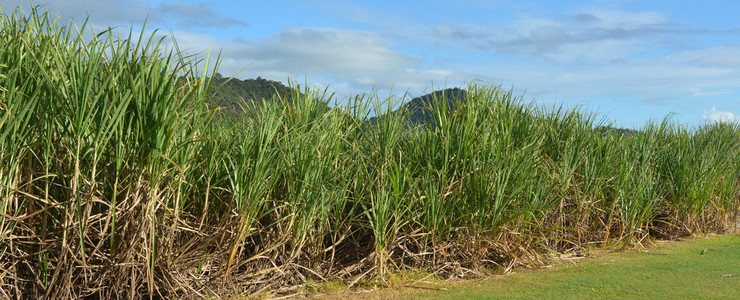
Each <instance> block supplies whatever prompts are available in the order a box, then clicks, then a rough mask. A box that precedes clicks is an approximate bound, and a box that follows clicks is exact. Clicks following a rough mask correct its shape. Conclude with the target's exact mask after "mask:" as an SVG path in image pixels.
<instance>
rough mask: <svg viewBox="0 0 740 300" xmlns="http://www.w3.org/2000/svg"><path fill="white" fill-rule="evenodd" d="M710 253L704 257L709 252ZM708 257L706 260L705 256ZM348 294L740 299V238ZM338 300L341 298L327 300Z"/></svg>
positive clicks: (665, 245) (675, 244)
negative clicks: (479, 278)
mask: <svg viewBox="0 0 740 300" xmlns="http://www.w3.org/2000/svg"><path fill="white" fill-rule="evenodd" d="M705 249H706V251H705ZM702 253H704V254H702ZM407 286H408V285H407ZM425 286H426V287H434V288H437V289H440V290H439V291H425V290H420V289H414V288H408V287H407V288H400V289H394V288H389V289H383V290H378V291H376V292H371V293H352V292H348V293H344V294H343V296H341V297H342V298H371V299H429V298H431V299H740V235H723V236H714V237H711V238H705V239H695V240H686V241H681V242H668V243H661V244H660V245H658V246H654V247H650V248H649V249H648V250H647V251H626V252H620V253H611V254H606V255H600V256H599V257H596V258H588V259H582V260H580V261H579V262H578V263H565V264H562V265H559V266H556V267H553V268H550V269H541V270H537V271H526V270H525V271H519V273H516V274H513V275H509V276H496V277H492V278H489V279H486V280H483V281H480V282H463V283H448V284H434V285H425ZM325 296H329V297H328V298H335V297H336V296H337V295H325Z"/></svg>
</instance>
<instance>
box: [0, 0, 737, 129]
mask: <svg viewBox="0 0 740 300" xmlns="http://www.w3.org/2000/svg"><path fill="white" fill-rule="evenodd" d="M21 3H25V4H26V6H27V5H28V2H27V1H8V0H0V6H2V8H3V9H4V10H6V11H8V10H11V9H13V8H14V7H15V6H17V5H19V4H21ZM34 3H35V4H44V3H46V5H47V6H46V7H47V8H49V9H51V10H52V11H53V12H54V13H56V14H59V15H60V16H61V17H62V18H65V19H73V20H75V21H77V22H80V21H82V20H84V18H85V17H86V16H87V13H89V14H90V17H91V21H92V23H93V25H94V27H95V28H96V29H101V28H106V27H108V26H119V27H120V28H124V29H126V31H128V28H131V27H133V28H134V31H137V30H140V28H141V26H142V24H143V22H144V20H145V19H146V18H148V20H149V22H148V24H147V27H148V28H149V29H156V28H159V29H162V30H163V31H162V32H165V33H167V34H169V32H170V31H171V32H172V33H174V36H175V37H176V38H177V41H178V44H179V45H180V46H181V48H184V49H186V51H188V52H190V53H200V54H202V53H205V52H206V51H208V49H209V48H213V49H215V50H218V49H222V50H223V51H224V60H223V65H222V67H221V69H220V72H221V73H222V74H223V75H225V76H230V75H233V74H234V73H236V72H238V71H240V70H243V71H242V73H240V74H239V75H238V76H237V77H238V78H242V79H245V78H256V77H257V76H261V77H263V78H267V79H272V80H277V81H282V82H286V81H287V80H288V79H289V78H290V79H297V80H298V81H299V82H303V81H304V79H305V80H307V81H308V82H309V84H311V85H312V86H317V87H319V86H320V87H326V86H328V88H329V90H330V91H336V92H337V94H338V95H339V96H340V99H341V98H342V97H346V96H349V95H352V94H356V93H361V92H369V91H372V90H373V89H376V90H377V91H378V93H379V94H380V95H381V96H386V95H389V94H391V93H392V94H395V95H401V94H403V93H406V92H407V93H408V95H409V96H410V97H413V96H419V95H422V94H425V93H428V92H430V91H431V90H432V89H437V88H444V87H455V86H463V85H464V84H465V83H470V82H480V83H483V84H496V85H498V84H501V85H503V86H504V87H506V88H513V89H514V92H515V94H518V95H524V98H525V100H529V101H536V102H537V103H539V104H542V105H552V103H561V104H565V105H566V106H574V105H579V106H582V107H584V109H586V110H590V111H598V113H599V114H600V116H603V117H605V118H606V120H608V121H614V122H616V124H617V125H618V126H624V127H640V126H642V125H643V124H644V123H645V122H647V121H648V120H651V119H652V120H661V119H662V118H663V117H664V116H666V115H668V114H670V113H675V114H676V119H677V120H678V121H679V122H681V123H682V124H686V125H689V126H698V125H701V124H703V123H704V122H707V121H715V120H735V121H740V19H738V17H737V14H738V12H740V2H738V1H711V0H706V1H649V0H646V1H630V0H625V1H609V0H595V1H495V0H494V1H477V0H461V1H435V0H427V1H214V2H212V3H211V2H206V1H184V0H180V1H155V0H134V1H123V0H107V1H104V0H100V1H93V0H90V1H85V0H83V1H79V0H77V1H72V0H58V1H47V2H44V1H35V2H34ZM245 68H246V69H245Z"/></svg>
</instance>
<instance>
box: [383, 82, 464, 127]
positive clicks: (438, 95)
mask: <svg viewBox="0 0 740 300" xmlns="http://www.w3.org/2000/svg"><path fill="white" fill-rule="evenodd" d="M465 97H467V92H466V91H465V90H463V89H460V88H449V89H444V90H439V91H434V92H432V93H429V94H426V95H424V96H420V97H416V98H413V99H411V101H409V102H406V103H405V104H403V105H401V107H399V108H398V109H396V110H395V111H393V112H392V114H398V113H404V112H405V113H407V114H408V121H407V126H409V127H415V126H419V125H427V124H429V125H431V126H432V127H434V118H435V117H434V112H435V111H437V110H438V109H444V108H445V107H446V108H447V111H451V110H453V109H455V108H456V107H457V106H458V104H459V103H461V102H463V101H465ZM440 106H442V107H440ZM378 118H383V116H379V117H377V118H376V117H373V118H371V119H370V122H376V121H377V120H378Z"/></svg>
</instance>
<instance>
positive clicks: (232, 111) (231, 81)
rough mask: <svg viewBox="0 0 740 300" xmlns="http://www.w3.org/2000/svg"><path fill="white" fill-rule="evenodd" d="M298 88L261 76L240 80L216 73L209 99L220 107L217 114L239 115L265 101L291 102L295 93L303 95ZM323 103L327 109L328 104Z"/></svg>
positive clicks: (215, 105)
mask: <svg viewBox="0 0 740 300" xmlns="http://www.w3.org/2000/svg"><path fill="white" fill-rule="evenodd" d="M298 89H299V87H290V86H285V85H284V84H282V83H281V82H278V81H272V80H267V79H264V78H261V77H257V78H256V79H244V80H240V79H237V78H225V77H223V76H222V75H221V74H219V73H216V75H215V76H214V77H213V83H212V85H211V97H210V98H209V99H210V102H211V104H212V105H213V106H214V107H219V108H220V111H219V115H221V116H240V115H243V114H244V113H245V111H244V109H247V110H250V109H253V108H254V106H253V105H256V106H261V105H262V104H263V103H264V102H265V101H281V100H287V102H288V103H291V102H292V101H293V97H294V96H295V95H301V96H303V94H302V93H301V92H300V91H299V90H298ZM324 105H325V106H326V109H327V110H328V109H329V106H328V105H326V104H324Z"/></svg>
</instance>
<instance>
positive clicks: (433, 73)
mask: <svg viewBox="0 0 740 300" xmlns="http://www.w3.org/2000/svg"><path fill="white" fill-rule="evenodd" d="M174 34H175V37H176V39H177V42H178V45H179V46H180V48H182V49H184V50H186V51H187V52H189V53H203V52H204V51H206V50H207V48H204V47H207V46H212V47H213V48H214V49H219V48H220V49H223V50H224V61H223V64H222V68H221V70H220V72H221V73H222V74H225V75H230V74H234V73H236V72H238V71H241V70H242V68H244V67H246V69H245V70H244V71H243V72H242V73H241V74H240V75H239V77H241V78H254V77H257V76H261V77H264V78H268V79H273V80H280V81H285V80H286V79H288V78H296V77H297V78H301V77H303V76H304V75H310V78H309V79H311V81H323V82H332V89H334V88H335V86H334V84H337V85H341V84H344V85H345V86H347V85H346V83H351V84H350V86H354V87H355V88H357V87H361V88H363V89H364V90H365V91H367V90H369V89H372V88H379V89H388V88H390V87H393V86H395V87H397V88H399V89H411V90H414V91H421V90H423V89H425V88H428V87H429V84H430V83H431V81H432V80H445V79H454V80H459V81H460V80H461V76H460V75H459V73H458V72H453V71H450V70H445V69H440V68H425V67H424V66H423V65H422V63H421V61H420V60H419V59H417V58H415V57H411V56H408V55H405V54H402V53H401V52H399V51H396V50H394V49H393V44H392V41H391V40H389V39H387V38H385V37H383V36H382V35H380V34H376V33H372V32H367V31H360V30H339V29H331V28H289V29H285V30H281V31H279V32H277V33H275V34H274V35H272V36H269V37H267V38H263V39H256V40H230V41H226V40H220V39H216V38H213V37H211V36H209V35H204V34H196V33H190V32H175V33H174ZM343 82H344V83H343ZM401 92H402V91H401Z"/></svg>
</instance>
